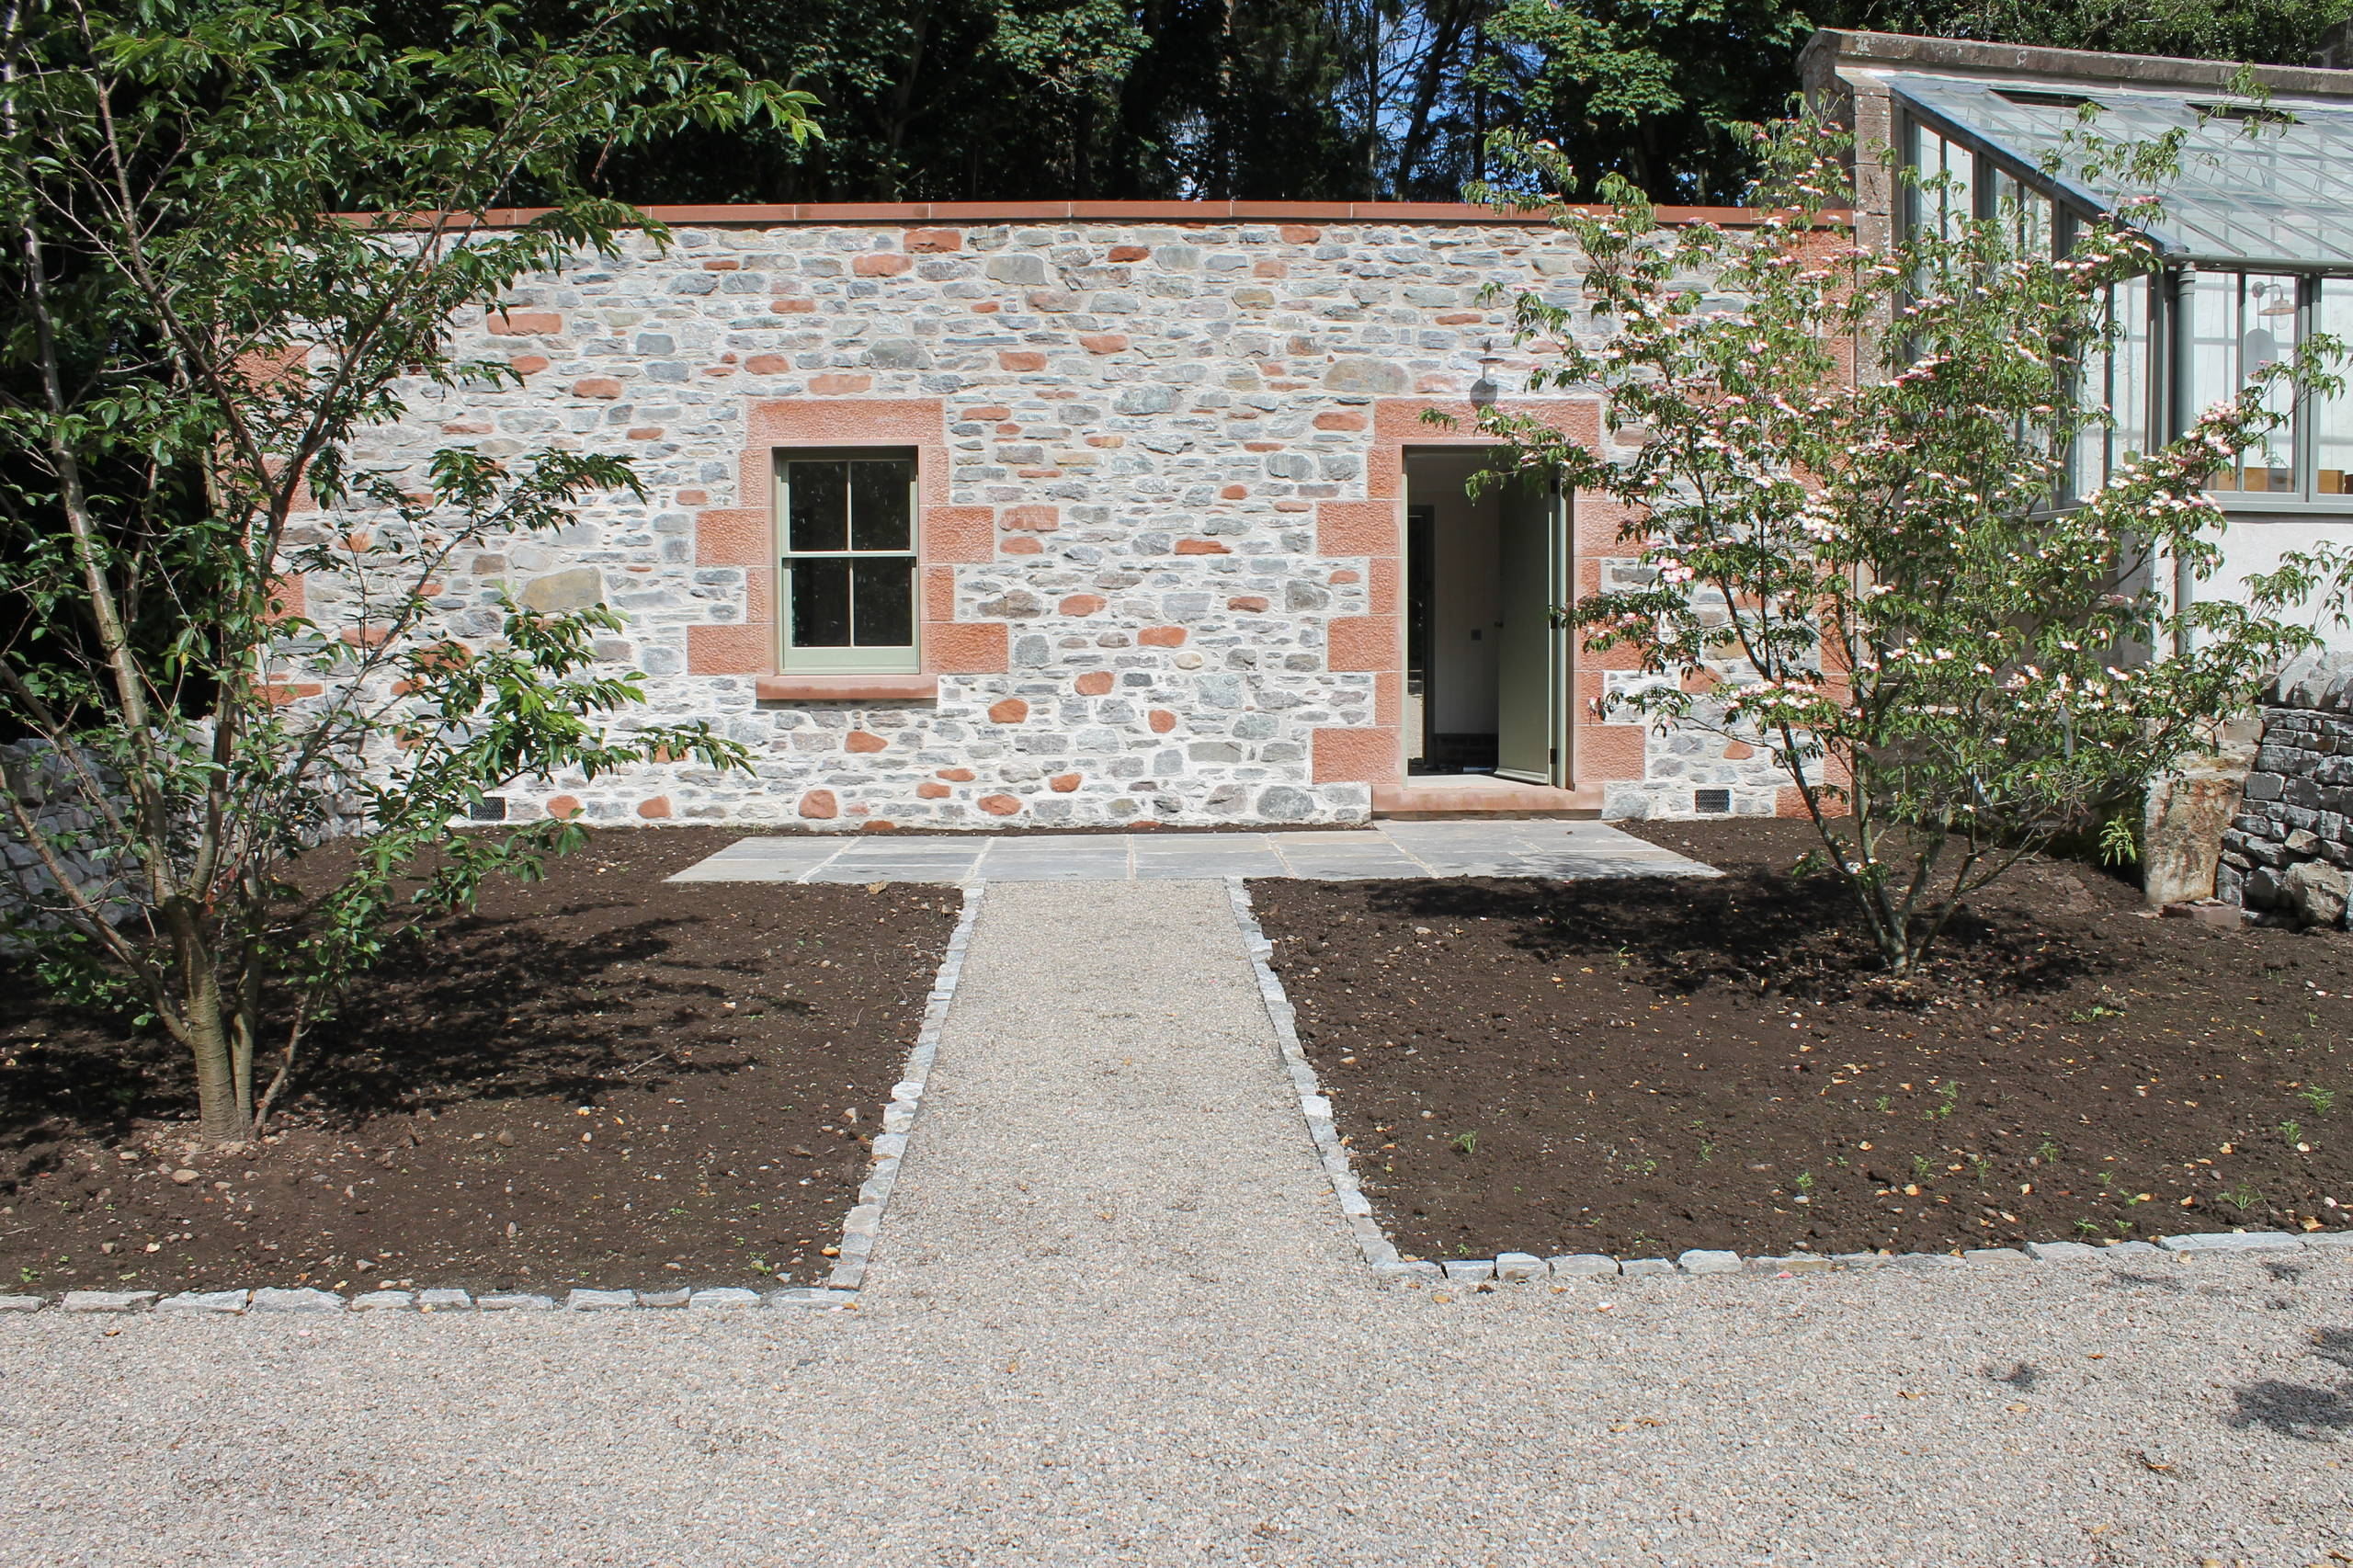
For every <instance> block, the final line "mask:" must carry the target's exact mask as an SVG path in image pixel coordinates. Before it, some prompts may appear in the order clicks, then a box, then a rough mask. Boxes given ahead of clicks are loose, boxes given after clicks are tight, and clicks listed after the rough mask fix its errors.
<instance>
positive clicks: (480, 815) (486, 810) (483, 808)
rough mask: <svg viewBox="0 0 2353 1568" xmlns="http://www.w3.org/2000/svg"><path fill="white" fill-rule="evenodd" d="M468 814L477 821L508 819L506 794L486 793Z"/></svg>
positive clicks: (501, 820)
mask: <svg viewBox="0 0 2353 1568" xmlns="http://www.w3.org/2000/svg"><path fill="white" fill-rule="evenodd" d="M466 814H467V815H468V816H469V817H472V819H473V820H474V821H476V822H505V821H506V796H504V795H485V796H483V798H482V799H481V800H479V801H475V802H474V804H473V809H472V811H470V812H467V813H466Z"/></svg>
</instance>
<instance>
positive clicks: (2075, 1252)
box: [2026, 1242, 2100, 1263]
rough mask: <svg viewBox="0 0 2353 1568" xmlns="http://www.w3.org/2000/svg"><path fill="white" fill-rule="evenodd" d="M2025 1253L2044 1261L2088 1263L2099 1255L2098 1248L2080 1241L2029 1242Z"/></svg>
mask: <svg viewBox="0 0 2353 1568" xmlns="http://www.w3.org/2000/svg"><path fill="white" fill-rule="evenodd" d="M2026 1253H2027V1256H2029V1257H2035V1258H2040V1259H2041V1260H2042V1261H2043V1262H2045V1263H2089V1262H2092V1261H2093V1260H2095V1259H2097V1257H2098V1256H2099V1255H2100V1249H2099V1248H2097V1247H2096V1246H2086V1245H2085V1244H2083V1243H2082V1242H2029V1243H2027V1244H2026Z"/></svg>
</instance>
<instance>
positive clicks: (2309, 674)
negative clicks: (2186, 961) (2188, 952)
mask: <svg viewBox="0 0 2353 1568" xmlns="http://www.w3.org/2000/svg"><path fill="white" fill-rule="evenodd" d="M2348 871H2353V654H2344V653H2330V654H2322V655H2319V656H2317V657H2313V658H2308V659H2302V660H2298V661H2297V662H2295V663H2294V664H2291V665H2289V666H2288V667H2287V669H2285V670H2284V671H2282V672H2281V674H2280V675H2279V677H2278V678H2277V679H2276V680H2274V681H2273V682H2272V685H2271V688H2270V689H2269V690H2268V692H2267V693H2266V694H2265V699H2264V706H2263V740H2262V744H2260V745H2259V746H2258V747H2257V749H2256V755H2255V767H2254V770H2253V771H2252V772H2250V773H2249V774H2248V775H2247V778H2246V792H2245V799H2244V800H2243V801H2242V802H2241V804H2240V806H2239V812H2238V815H2237V817H2236V818H2235V819H2234V821H2233V822H2232V824H2231V828H2230V831H2229V832H2228V833H2227V834H2225V835H2223V837H2222V870H2221V873H2220V875H2219V876H2218V877H2217V878H2216V881H2215V894H2216V896H2217V897H2219V898H2221V899H2222V900H2223V901H2224V902H2225V903H2238V904H2241V905H2243V906H2244V907H2245V909H2246V910H2247V911H2248V912H2249V913H2250V914H2252V915H2256V916H2257V917H2258V918H2264V919H2269V920H2277V921H2283V922H2286V921H2292V922H2294V923H2296V924H2300V925H2308V926H2343V925H2344V924H2345V912H2346V894H2347V886H2348Z"/></svg>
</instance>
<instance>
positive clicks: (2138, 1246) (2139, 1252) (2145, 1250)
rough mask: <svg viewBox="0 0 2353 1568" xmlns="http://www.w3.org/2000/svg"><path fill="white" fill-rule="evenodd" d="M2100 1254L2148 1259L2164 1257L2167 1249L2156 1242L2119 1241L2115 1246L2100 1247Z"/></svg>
mask: <svg viewBox="0 0 2353 1568" xmlns="http://www.w3.org/2000/svg"><path fill="white" fill-rule="evenodd" d="M2099 1255H2100V1256H2102V1257H2121V1258H2128V1259H2147V1258H2154V1257H2163V1256H2165V1248H2163V1247H2161V1246H2158V1245H2157V1244H2154V1242H2118V1243H2117V1244H2114V1245H2113V1246H2104V1247H2102V1248H2100V1249H2099Z"/></svg>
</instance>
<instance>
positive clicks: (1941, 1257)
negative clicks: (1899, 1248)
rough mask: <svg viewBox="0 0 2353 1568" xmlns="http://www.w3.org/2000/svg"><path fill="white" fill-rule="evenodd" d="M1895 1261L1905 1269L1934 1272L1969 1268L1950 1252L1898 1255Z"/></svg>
mask: <svg viewBox="0 0 2353 1568" xmlns="http://www.w3.org/2000/svg"><path fill="white" fill-rule="evenodd" d="M1895 1261H1896V1262H1897V1263H1898V1264H1899V1265H1901V1266H1902V1267H1905V1268H1922V1269H1928V1270H1932V1271H1933V1270H1935V1269H1938V1268H1966V1267H1968V1265H1967V1264H1964V1263H1963V1262H1961V1259H1959V1258H1957V1257H1955V1256H1953V1255H1952V1254H1950V1253H1949V1252H1905V1253H1898V1254H1896V1256H1895Z"/></svg>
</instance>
